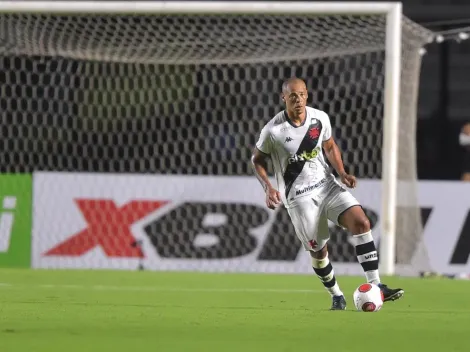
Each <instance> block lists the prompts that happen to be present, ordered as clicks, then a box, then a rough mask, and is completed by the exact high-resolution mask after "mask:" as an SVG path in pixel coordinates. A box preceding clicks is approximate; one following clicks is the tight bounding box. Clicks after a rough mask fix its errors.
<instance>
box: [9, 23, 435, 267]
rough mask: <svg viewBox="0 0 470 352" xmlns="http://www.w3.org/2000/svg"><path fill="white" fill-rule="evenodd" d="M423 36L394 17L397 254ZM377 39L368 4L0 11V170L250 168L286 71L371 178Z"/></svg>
mask: <svg viewBox="0 0 470 352" xmlns="http://www.w3.org/2000/svg"><path fill="white" fill-rule="evenodd" d="M430 34H431V33H430V32H429V31H427V30H425V29H424V28H422V27H420V26H418V25H417V24H415V23H413V22H411V21H410V20H408V19H406V18H404V19H403V32H402V39H403V51H402V54H403V55H402V85H401V104H400V127H399V133H400V150H399V158H398V160H399V168H398V172H399V178H400V180H401V181H403V182H404V186H403V187H401V188H400V190H399V193H400V194H399V198H400V197H402V196H404V197H405V198H406V199H405V200H404V204H406V205H407V206H406V207H404V208H400V209H398V220H397V233H398V238H397V242H398V243H397V248H398V249H397V255H398V257H397V261H398V262H399V263H408V262H409V260H410V258H411V257H412V255H413V253H414V252H415V250H416V244H417V243H418V242H419V241H420V239H421V222H420V218H419V208H418V206H417V201H416V199H415V198H413V197H414V196H415V194H416V185H415V182H416V159H415V124H416V99H417V88H418V81H419V80H418V77H419V68H420V61H421V58H420V54H419V49H420V48H421V47H422V46H423V44H424V43H426V42H427V40H428V38H429V37H430ZM384 48H385V16H379V15H373V16H343V15H341V16H339V15H338V16H323V15H322V16H317V15H304V16H280V15H279V16H278V15H256V16H255V15H204V16H198V15H190V16H189V15H168V16H167V15H165V16H140V15H133V16H129V15H112V16H111V15H109V16H98V15H87V16H86V15H67V16H57V15H37V14H1V15H0V81H1V82H2V85H1V86H0V109H1V110H2V119H1V121H0V133H1V135H2V138H1V139H0V160H2V162H1V163H0V171H1V172H32V171H34V170H43V171H69V172H70V171H83V172H106V173H123V172H126V173H165V174H190V175H194V174H198V175H250V174H251V173H252V172H251V169H250V166H249V157H250V153H251V149H252V147H253V146H254V144H255V141H256V139H257V137H258V133H259V131H260V129H261V127H262V126H263V125H264V123H266V122H267V121H268V120H269V119H270V118H271V117H272V116H273V115H274V114H276V113H277V112H278V111H279V110H281V109H283V105H282V101H281V100H280V97H279V92H280V87H281V84H282V81H283V80H284V79H286V78H288V77H291V76H294V75H295V76H299V77H301V78H303V79H305V80H306V82H307V86H308V89H309V91H310V98H309V99H310V100H309V104H310V105H312V106H314V107H316V108H319V109H322V110H325V111H326V112H327V113H328V114H329V115H330V117H331V119H332V124H333V127H334V130H335V137H336V138H337V140H338V144H339V145H340V147H341V149H342V152H343V158H344V160H345V163H346V165H347V167H348V169H349V170H350V171H351V172H354V173H355V174H356V175H357V176H358V177H360V178H380V177H381V169H382V164H381V156H382V150H381V144H382V120H383V108H384V65H385V55H384ZM400 199H401V198H400ZM403 209H404V210H403ZM283 224H284V225H283V226H281V228H280V229H279V231H280V232H282V231H287V230H289V231H290V230H291V227H290V225H289V223H288V218H287V217H285V219H284V221H283ZM338 231H339V230H336V232H337V233H339V232H338ZM336 232H335V233H336ZM335 233H334V234H333V235H332V242H333V243H334V242H335V238H337V244H338V247H339V248H340V247H341V241H344V238H342V236H339V235H338V236H336V235H335ZM335 236H336V237H335ZM339 237H341V241H340V239H339ZM279 241H280V242H279V243H278V246H277V247H275V248H274V249H273V250H274V251H282V250H283V247H282V245H283V243H282V237H280V239H279ZM337 253H340V254H338V255H336V258H335V259H336V260H344V261H355V260H356V259H355V255H354V252H353V251H352V250H350V249H348V250H343V251H341V250H339V251H337Z"/></svg>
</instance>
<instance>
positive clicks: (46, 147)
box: [0, 0, 470, 180]
mask: <svg viewBox="0 0 470 352" xmlns="http://www.w3.org/2000/svg"><path fill="white" fill-rule="evenodd" d="M346 1H347V0H346ZM403 6H404V14H405V15H406V16H408V17H409V18H411V19H412V20H414V21H416V22H418V23H420V24H421V25H423V26H425V27H427V28H429V29H432V30H434V31H442V30H448V29H452V28H458V27H464V26H470V1H469V0H447V1H445V0H404V1H403ZM455 37H456V36H455ZM426 50H427V53H426V54H425V55H424V56H423V59H422V70H421V75H420V86H419V103H418V126H417V127H418V128H417V155H418V177H419V178H420V179H441V180H457V179H460V178H461V175H462V168H463V158H464V150H463V148H462V147H461V146H459V143H458V135H459V132H460V129H461V127H462V125H463V124H464V123H466V122H470V40H466V41H462V42H458V41H456V40H455V39H452V38H449V39H448V40H446V41H444V42H443V43H440V44H438V43H431V44H429V45H427V47H426ZM18 64H19V65H20V66H21V67H20V71H25V72H32V70H34V71H35V72H36V73H40V72H42V71H41V70H43V68H44V67H45V68H46V69H47V70H50V72H55V71H63V72H65V73H66V75H65V76H66V77H67V79H68V78H70V79H72V78H76V79H77V82H78V81H79V80H78V78H77V77H75V76H77V72H78V73H80V70H79V68H80V67H82V66H83V63H80V62H77V61H72V60H60V59H57V58H55V59H54V58H53V59H47V60H43V61H41V60H39V61H38V60H33V59H26V60H25V59H20V58H10V59H8V60H4V61H2V62H1V63H0V66H1V67H0V74H2V76H1V77H0V78H2V79H4V80H7V77H9V83H10V85H9V87H13V86H14V85H12V84H11V83H12V82H14V83H16V84H18V87H22V86H24V85H25V83H27V82H22V81H21V80H23V79H26V80H29V78H28V77H29V76H28V75H24V77H26V78H24V77H23V76H21V75H19V76H18V75H17V73H18V72H17V71H18V68H17V67H16V66H18ZM80 65H82V66H80ZM22 66H24V67H22ZM75 66H77V67H78V68H77V67H75ZM115 66H116V65H113V64H102V65H100V66H96V67H97V68H100V69H103V70H102V71H103V72H94V73H93V74H90V76H92V77H95V78H96V77H97V76H99V77H101V76H103V77H104V76H107V75H108V73H107V71H106V70H105V69H110V68H113V67H115ZM116 67H117V66H116ZM136 67H137V66H135V67H134V66H129V67H128V69H129V70H130V71H129V72H127V73H126V75H127V76H128V77H134V78H135V76H136V75H137V74H138V72H137V71H136V72H134V71H132V70H135V69H136ZM137 68H138V67H137ZM44 70H45V69H44ZM77 70H78V71H77ZM68 71H70V74H68V73H67V72H68ZM72 71H73V72H72ZM131 71H132V72H131ZM48 72H49V71H48ZM162 72H164V71H162ZM293 73H295V72H293ZM184 74H187V75H188V76H189V74H190V72H183V73H182V74H181V75H179V76H182V77H185V76H184ZM304 75H305V73H304ZM306 75H307V76H309V77H311V76H312V75H311V74H309V73H306ZM33 76H37V75H33ZM45 76H47V75H45ZM47 77H49V76H47ZM80 77H81V80H82V81H83V82H85V84H88V83H86V82H88V81H87V79H88V78H87V77H85V76H83V74H81V76H80ZM162 77H163V78H162V79H167V81H168V82H169V83H168V82H167V85H170V86H171V85H172V84H173V83H174V82H173V81H174V80H173V79H172V77H173V73H171V72H169V73H167V74H166V76H165V75H162ZM49 78H50V77H49ZM307 78H308V77H307ZM31 79H33V81H34V77H33V78H31ZM139 79H140V78H139V77H137V78H136V82H140V81H139ZM145 79H146V77H142V80H143V81H145ZM405 79H406V78H405ZM0 80H1V79H0ZM28 82H29V81H28ZM71 82H72V81H71ZM71 82H68V83H66V86H73V84H72V83H71ZM90 82H91V81H90ZM19 83H20V84H19ZM30 83H31V82H30ZM36 83H37V82H32V84H33V86H34V85H35V84H36ZM45 85H46V86H47V85H50V86H51V87H55V89H49V92H52V93H51V94H52V96H50V97H48V96H47V95H44V94H43V95H44V99H45V101H43V102H41V101H40V102H39V103H43V104H42V105H41V104H39V105H38V106H33V107H32V108H33V109H34V111H35V112H37V114H36V116H39V118H33V117H30V116H28V115H27V114H26V115H25V114H22V113H21V114H20V112H21V111H23V110H24V109H22V108H21V109H20V107H19V106H18V107H15V108H13V107H11V106H10V107H9V108H7V105H8V104H7V100H8V99H10V102H11V103H15V104H16V103H17V102H20V103H21V102H28V99H23V100H21V99H20V98H25V96H24V95H25V94H26V98H27V95H28V94H29V93H31V94H33V93H32V91H31V92H29V93H28V91H26V92H23V91H22V90H21V89H20V90H18V89H17V90H15V91H13V92H10V93H8V94H9V97H0V103H1V104H0V108H2V110H3V109H6V110H8V111H9V112H8V113H4V114H3V115H2V120H1V121H0V133H1V134H2V135H3V138H2V139H0V147H1V148H0V159H1V160H2V162H1V165H0V170H1V171H2V172H5V171H7V172H8V171H22V172H30V171H33V170H37V169H39V170H58V171H61V170H69V171H76V170H80V171H110V172H117V171H129V170H133V171H139V172H142V171H143V172H161V171H162V170H163V171H165V172H174V173H182V172H185V173H199V174H212V173H214V174H244V173H249V167H248V163H246V165H243V170H239V169H236V168H235V166H236V165H235V166H234V165H232V164H234V163H237V160H248V159H249V152H250V150H249V149H248V148H247V147H246V146H247V145H250V144H253V142H254V141H252V140H250V141H247V140H246V138H245V134H246V133H245V132H246V130H247V127H246V126H245V125H243V123H242V122H240V121H238V124H239V125H240V126H239V125H236V127H237V128H239V129H240V130H237V129H235V130H233V131H232V130H229V131H218V130H214V131H207V132H208V133H209V132H210V135H211V136H214V134H215V137H213V138H212V137H211V138H210V140H212V139H215V138H216V137H217V136H218V134H217V133H219V134H220V136H219V137H220V139H221V140H223V141H225V139H223V138H222V137H224V136H225V137H226V136H227V135H234V134H237V133H238V135H239V137H240V141H238V143H239V144H240V145H242V146H244V147H245V148H244V150H242V152H245V154H246V155H245V154H243V155H229V156H226V157H225V158H224V159H223V160H227V162H225V164H223V165H222V166H221V165H219V164H221V163H220V162H217V163H216V162H213V163H212V164H214V165H215V166H214V167H215V168H212V167H211V166H213V165H212V164H211V160H212V159H211V158H212V157H214V158H215V159H214V160H220V159H221V158H220V156H217V157H216V156H213V155H205V154H201V158H202V159H204V160H202V159H201V160H193V159H191V158H192V155H191V153H189V154H188V155H183V156H181V155H180V156H179V160H178V162H173V158H158V155H160V154H161V153H163V154H165V153H170V155H172V154H174V153H176V151H178V148H180V146H176V145H175V146H174V148H173V149H171V148H170V149H168V150H166V151H160V150H159V149H158V148H159V147H160V146H163V145H164V144H165V145H167V147H168V146H169V147H173V146H172V145H171V144H172V143H173V142H174V143H176V141H180V140H181V137H182V138H183V139H187V136H186V135H184V133H183V132H188V133H189V135H191V137H192V138H193V139H195V136H196V137H197V136H199V135H200V136H199V137H200V138H199V137H198V138H199V139H198V140H197V141H196V142H198V143H199V144H200V146H198V145H199V144H195V145H193V146H191V145H189V147H188V148H189V150H192V149H194V148H196V149H198V150H211V148H212V146H211V145H209V144H210V143H209V142H210V141H208V140H206V139H208V138H204V136H206V135H207V134H206V133H202V134H201V133H199V132H200V128H199V127H200V125H202V126H208V125H210V124H211V123H213V124H215V123H216V122H217V121H205V120H204V121H203V120H201V121H198V122H197V124H198V126H194V131H192V130H189V131H188V129H185V130H183V131H182V133H183V136H162V135H160V134H159V133H160V132H161V130H162V128H161V127H162V126H166V127H168V126H172V128H173V130H174V131H179V129H178V128H177V127H178V126H177V125H175V124H176V123H177V122H178V121H179V120H178V119H177V118H175V116H172V114H171V111H170V112H168V111H163V112H162V111H158V109H157V108H156V107H155V106H142V107H141V108H142V109H144V110H143V111H144V112H145V113H144V114H143V117H142V118H140V120H139V121H136V122H134V121H132V120H130V119H128V118H127V117H131V116H132V115H133V114H135V113H134V112H133V111H127V110H125V111H123V112H122V113H123V114H124V115H126V116H123V117H122V118H121V119H117V118H116V119H107V120H106V119H105V120H104V121H96V120H95V119H91V118H87V117H88V115H90V116H96V115H97V112H96V111H94V110H93V109H91V108H93V106H91V107H89V108H90V109H88V107H86V106H85V107H83V108H82V110H77V111H69V110H67V108H68V106H65V105H66V104H63V101H64V99H63V98H64V94H65V92H62V91H60V92H58V90H57V85H55V84H54V82H52V81H51V82H49V83H47V84H46V83H44V82H43V83H42V85H39V86H40V88H41V87H43V88H44V86H45ZM147 89H149V90H150V91H151V92H152V94H156V93H155V92H156V91H157V90H158V87H157V88H155V87H152V86H151V85H149V87H147ZM171 89H172V86H171V87H170V90H171ZM54 91H55V93H54ZM39 93H40V92H39V91H37V92H36V93H35V94H33V95H38V94H39ZM111 93H112V92H111ZM111 93H110V94H111ZM41 94H42V93H41ZM69 94H72V93H71V91H69ZM111 95H112V94H111ZM4 98H5V99H4ZM82 98H83V97H82ZM44 99H43V100H44ZM54 99H55V100H54ZM97 99H98V100H100V99H101V98H100V97H97ZM153 100H154V101H156V99H153ZM187 100H188V99H186V101H187ZM214 101H215V100H214ZM20 103H18V104H20ZM54 104H56V105H57V106H55V105H54ZM211 104H212V102H211ZM73 107H74V108H77V109H80V106H79V104H75V105H74V106H73ZM17 108H18V109H17ZM85 108H86V109H85ZM155 109H156V110H155ZM6 110H4V111H6ZM52 110H54V111H60V114H59V115H58V114H57V113H55V114H51V113H50V111H52ZM121 110H122V109H121ZM154 110H155V111H154ZM29 111H31V110H29ZM108 112H109V113H110V114H112V115H113V116H114V115H116V112H114V111H113V109H109V111H108ZM103 113H104V112H103ZM214 114H215V115H214V117H217V116H218V115H217V112H214ZM76 115H80V116H81V117H83V119H74V118H73V116H76ZM162 115H164V116H165V118H156V116H162ZM176 115H178V114H176ZM114 117H117V116H114ZM176 117H178V116H176ZM192 118H194V117H192ZM180 120H181V121H180V122H181V123H183V124H184V123H185V122H184V119H183V118H181V119H180ZM216 120H217V119H216ZM137 122H138V123H139V124H140V125H139V126H137V125H135V124H136V123H137ZM101 123H107V124H108V125H109V126H108V125H106V126H101V125H100V124H101ZM236 123H237V121H235V122H234V124H236ZM34 124H37V126H36V125H34ZM186 124H187V122H186ZM95 125H96V126H95ZM167 125H168V126H167ZM11 126H17V127H15V128H17V129H18V131H16V130H15V129H13V130H12V128H11ZM255 127H256V126H255ZM257 127H260V126H257ZM12 131H13V132H15V131H16V132H15V133H13V134H12ZM90 131H93V132H90ZM97 131H98V132H97ZM100 131H105V133H107V134H108V135H106V136H104V135H103V136H102V134H104V133H101V132H100ZM122 131H127V132H128V134H129V136H126V138H124V139H122V138H121V137H122V136H120V135H119V134H120V133H121V132H122ZM133 131H138V133H134V132H133ZM142 131H144V132H145V133H143V132H142ZM191 131H192V132H191ZM191 133H192V134H191ZM69 134H70V135H69ZM137 134H140V139H138V141H139V142H141V144H142V145H141V146H138V147H135V143H137V142H136V141H134V139H133V137H136V135H137ZM143 135H145V136H143ZM142 136H143V137H142ZM21 137H24V138H21ZM105 137H106V138H107V139H106V138H105ZM108 137H109V138H108ZM111 137H112V138H114V137H116V138H117V139H116V138H115V139H116V140H114V139H112V138H111ZM118 137H119V138H121V139H119V138H118ZM144 137H145V138H144ZM147 137H148V138H147ZM217 138H218V137H217ZM61 139H62V142H60V140H61ZM196 139H197V138H196ZM64 141H65V142H67V143H68V144H67V143H65V142H64ZM156 141H158V143H156ZM69 142H70V143H69ZM72 142H73V143H72ZM75 142H76V143H75ZM110 142H112V143H110ZM161 142H163V143H161ZM61 143H62V144H61ZM74 143H75V144H76V145H75V144H74ZM224 143H227V142H226V141H225V142H224ZM69 144H70V145H69ZM72 144H73V145H72ZM180 144H181V143H180ZM116 145H118V146H119V148H115V146H116ZM224 146H225V145H224ZM224 146H223V147H224ZM106 147H109V148H108V149H109V150H108V149H106ZM225 147H226V148H225V149H226V150H227V151H231V150H233V146H231V145H228V146H225ZM86 148H88V149H90V150H87V149H86ZM128 149H129V150H128ZM237 152H239V151H238V150H237ZM132 153H134V154H136V155H134V154H132ZM115 154H116V155H115ZM121 154H122V155H121ZM70 155H74V156H75V157H73V158H70V157H69V156H70ZM105 155H106V158H103V156H105ZM165 155H166V154H165ZM93 157H94V158H95V159H96V160H95V159H93ZM183 157H186V158H189V159H190V160H189V159H188V160H189V161H185V159H184V158H183ZM113 158H114V159H115V160H114V159H113ZM62 159H63V160H62ZM232 159H233V162H232V161H231V160H232ZM71 161H72V162H73V163H71ZM105 161H106V163H105ZM202 161H204V162H205V164H207V165H206V166H204V163H203V162H202ZM346 161H348V160H346ZM131 162H134V163H133V164H132V163H131ZM168 163H170V164H171V165H170V164H169V165H166V164H168ZM104 164H106V165H104ZM238 164H240V162H238ZM238 164H237V165H238ZM178 165H181V167H179V166H178ZM201 165H202V166H201ZM189 166H194V167H192V168H191V167H189ZM203 166H204V167H203ZM358 176H361V177H363V176H371V175H363V174H358ZM372 176H374V175H372Z"/></svg>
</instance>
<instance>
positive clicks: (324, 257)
mask: <svg viewBox="0 0 470 352" xmlns="http://www.w3.org/2000/svg"><path fill="white" fill-rule="evenodd" d="M316 238H317V239H316V242H317V246H315V248H312V249H310V250H309V253H310V256H311V257H312V267H313V270H314V271H315V274H317V276H318V278H319V279H320V281H321V282H322V284H323V286H325V289H326V290H327V291H328V292H329V293H330V295H331V297H332V300H333V303H332V305H331V308H330V309H331V310H344V309H346V299H345V298H344V294H343V292H341V289H340V288H339V284H338V282H337V280H336V276H335V271H334V269H333V265H332V264H331V262H330V259H329V257H328V245H327V242H328V239H329V238H330V236H329V229H328V219H327V218H326V215H324V214H322V215H321V216H320V219H319V223H318V231H317V236H316Z"/></svg>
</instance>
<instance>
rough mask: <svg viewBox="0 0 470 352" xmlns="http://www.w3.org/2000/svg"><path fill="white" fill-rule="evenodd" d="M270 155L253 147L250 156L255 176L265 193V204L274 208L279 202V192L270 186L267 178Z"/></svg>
mask: <svg viewBox="0 0 470 352" xmlns="http://www.w3.org/2000/svg"><path fill="white" fill-rule="evenodd" d="M269 159H270V156H269V155H268V154H265V153H263V152H262V151H261V150H259V149H258V148H257V147H255V148H254V149H253V154H252V156H251V165H252V166H253V171H254V172H255V175H256V178H257V179H258V181H259V182H260V183H261V186H262V187H263V189H264V191H265V193H266V205H267V206H268V208H270V209H274V208H276V206H277V205H278V204H280V202H281V195H280V193H279V192H278V191H277V190H276V189H275V188H274V187H273V186H272V184H271V182H270V181H269V178H268V161H269Z"/></svg>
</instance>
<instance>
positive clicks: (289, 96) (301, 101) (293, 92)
mask: <svg viewBox="0 0 470 352" xmlns="http://www.w3.org/2000/svg"><path fill="white" fill-rule="evenodd" d="M307 98H308V93H307V87H306V86H305V83H304V82H295V83H290V84H289V85H288V86H287V89H286V90H285V91H284V92H283V95H282V99H283V100H284V102H285V103H286V108H287V110H288V111H292V112H295V113H297V114H301V113H303V112H304V110H305V105H307Z"/></svg>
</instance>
